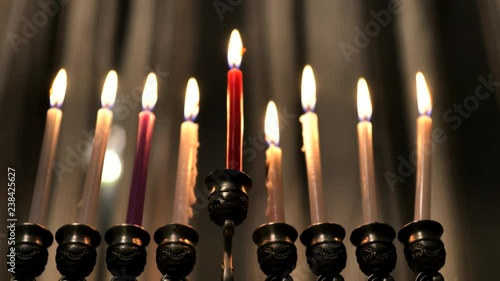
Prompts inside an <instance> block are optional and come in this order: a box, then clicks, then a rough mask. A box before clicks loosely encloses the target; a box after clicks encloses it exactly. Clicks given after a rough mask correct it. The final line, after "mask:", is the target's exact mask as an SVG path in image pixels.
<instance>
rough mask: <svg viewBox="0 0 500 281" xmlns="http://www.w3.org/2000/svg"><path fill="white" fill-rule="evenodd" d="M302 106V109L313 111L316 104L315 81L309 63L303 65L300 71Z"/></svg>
mask: <svg viewBox="0 0 500 281" xmlns="http://www.w3.org/2000/svg"><path fill="white" fill-rule="evenodd" d="M301 90H302V95H301V98H302V108H304V111H306V112H307V111H314V107H315V106H316V81H315V80H314V72H313V69H312V67H311V66H310V65H306V66H305V67H304V71H302V89H301Z"/></svg>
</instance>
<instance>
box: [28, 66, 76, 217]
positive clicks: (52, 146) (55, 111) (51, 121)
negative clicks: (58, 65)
mask: <svg viewBox="0 0 500 281" xmlns="http://www.w3.org/2000/svg"><path fill="white" fill-rule="evenodd" d="M66 83H67V75H66V70H64V69H61V70H59V73H57V76H56V78H55V79H54V82H53V83H52V88H51V89H50V105H51V108H50V109H49V110H48V111H47V119H46V120H45V133H44V135H43V143H42V149H41V152H40V160H39V161H38V170H37V173H36V179H35V187H34V189H33V198H32V199H31V209H30V215H29V220H28V221H29V222H32V223H38V224H42V225H44V224H45V223H46V218H47V209H48V204H49V196H50V186H51V183H52V168H53V163H54V158H55V156H56V151H57V141H58V140H59V130H60V128H61V120H62V117H63V112H62V110H61V109H60V107H61V106H62V103H63V101H64V96H65V94H66Z"/></svg>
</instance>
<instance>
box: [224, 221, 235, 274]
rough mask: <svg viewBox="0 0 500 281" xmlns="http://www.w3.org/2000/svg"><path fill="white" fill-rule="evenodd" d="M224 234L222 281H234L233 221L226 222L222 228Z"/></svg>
mask: <svg viewBox="0 0 500 281" xmlns="http://www.w3.org/2000/svg"><path fill="white" fill-rule="evenodd" d="M222 234H223V236H224V259H223V263H222V266H223V269H222V270H223V271H222V281H233V280H234V278H233V253H232V250H233V235H234V223H233V221H232V220H226V221H225V222H224V226H223V227H222Z"/></svg>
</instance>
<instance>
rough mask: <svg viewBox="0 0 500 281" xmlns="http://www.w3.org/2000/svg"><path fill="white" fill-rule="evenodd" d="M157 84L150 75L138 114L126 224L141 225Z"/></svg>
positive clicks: (152, 74) (154, 117)
mask: <svg viewBox="0 0 500 281" xmlns="http://www.w3.org/2000/svg"><path fill="white" fill-rule="evenodd" d="M157 88H158V84H157V82H156V75H155V74H154V73H150V74H149V75H148V78H147V79H146V85H145V87H144V92H143V94H142V107H143V111H142V112H141V113H140V114H139V129H138V132H137V147H136V152H135V162H134V171H133V173H132V186H131V187H130V197H129V200H128V209H127V221H126V222H127V223H128V224H136V225H142V213H143V210H144V197H145V195H146V180H147V177H148V162H149V150H150V148H151V138H152V136H153V127H154V123H155V119H156V116H155V115H154V113H153V112H152V110H153V107H154V105H155V104H156V99H157V97H158V95H157Z"/></svg>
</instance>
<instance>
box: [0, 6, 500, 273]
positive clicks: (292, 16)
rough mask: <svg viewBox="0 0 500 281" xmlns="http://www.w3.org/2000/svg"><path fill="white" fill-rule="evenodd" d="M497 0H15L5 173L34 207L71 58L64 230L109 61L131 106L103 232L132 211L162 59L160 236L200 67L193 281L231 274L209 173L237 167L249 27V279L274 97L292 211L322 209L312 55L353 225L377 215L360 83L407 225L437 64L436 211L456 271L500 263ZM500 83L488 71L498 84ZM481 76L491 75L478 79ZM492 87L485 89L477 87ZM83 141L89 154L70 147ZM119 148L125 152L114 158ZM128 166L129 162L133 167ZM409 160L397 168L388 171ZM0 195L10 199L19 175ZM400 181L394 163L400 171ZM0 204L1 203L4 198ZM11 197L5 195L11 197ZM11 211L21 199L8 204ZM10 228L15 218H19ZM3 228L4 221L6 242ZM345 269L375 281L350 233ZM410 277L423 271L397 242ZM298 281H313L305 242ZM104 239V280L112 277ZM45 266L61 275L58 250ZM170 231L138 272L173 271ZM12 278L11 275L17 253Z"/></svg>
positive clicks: (324, 122)
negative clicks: (54, 86)
mask: <svg viewBox="0 0 500 281" xmlns="http://www.w3.org/2000/svg"><path fill="white" fill-rule="evenodd" d="M499 21H500V1H468V0H457V1H430V0H427V1H405V0H403V1H398V0H391V1H333V0H331V1H326V0H316V1H301V0H287V1H265V0H253V1H245V0H210V1H173V0H168V1H167V0H165V1H160V0H143V1H130V0H121V1H118V0H108V1H97V0H86V1H82V0H58V1H56V0H39V1H26V0H15V1H14V0H1V1H0V42H1V45H0V124H1V134H0V141H1V143H0V144H1V152H2V154H1V158H0V163H1V166H2V169H3V170H4V171H5V170H6V169H7V167H12V168H15V169H16V172H17V173H16V176H17V177H16V186H17V190H16V191H17V193H16V200H17V201H16V202H17V210H16V211H17V217H18V220H19V222H21V221H26V220H27V219H28V213H29V206H30V201H31V194H32V189H33V183H34V178H35V175H36V167H37V164H38V159H39V154H40V147H41V140H42V136H43V130H44V124H45V116H46V111H47V109H48V108H49V95H48V91H49V88H50V85H51V83H52V80H53V78H54V77H55V74H56V73H57V71H58V70H59V69H60V68H61V67H64V68H66V70H67V72H68V79H69V84H68V88H67V93H66V99H65V101H64V105H63V107H62V108H63V111H64V118H63V122H62V128H61V135H60V140H59V145H58V154H57V160H56V161H57V162H58V163H62V164H66V165H68V166H70V167H71V168H70V170H69V171H65V172H64V173H58V175H54V179H53V187H52V195H51V201H50V202H51V203H50V211H49V221H48V223H47V227H48V228H49V229H50V230H51V231H52V233H55V232H56V231H57V229H58V228H59V227H61V226H62V225H63V224H66V223H71V222H74V221H75V220H76V216H77V213H78V207H77V206H78V202H79V201H80V198H81V193H82V188H83V181H84V178H85V174H86V162H87V160H88V153H89V152H88V151H87V152H85V151H78V149H80V148H78V147H79V144H80V143H81V142H82V141H85V140H88V138H87V137H86V134H87V132H90V131H92V130H93V128H94V126H95V119H96V112H97V110H98V108H100V95H101V89H102V85H103V82H104V78H105V76H106V73H107V72H108V71H109V70H110V69H116V71H117V72H118V76H119V88H118V96H117V104H119V105H121V106H122V108H126V109H127V110H124V111H121V112H115V118H114V121H113V132H112V136H111V138H110V141H109V143H108V150H109V151H110V152H111V153H112V154H108V156H107V158H106V161H107V162H108V164H109V163H111V164H110V165H109V166H107V168H105V171H104V178H105V179H104V180H103V185H102V188H101V196H100V200H101V201H100V216H99V223H98V225H96V227H97V229H98V230H99V231H100V232H101V233H104V232H105V231H106V229H108V228H109V227H111V226H113V225H114V224H118V223H123V222H124V221H125V214H126V206H127V200H128V191H129V188H130V180H131V171H132V164H133V159H134V153H135V140H136V134H137V115H138V113H139V112H140V110H141V106H140V104H139V102H138V101H139V100H137V99H136V98H135V97H137V95H139V96H140V93H142V87H143V85H144V81H145V78H146V75H147V73H148V72H151V71H154V72H156V74H157V76H158V79H159V97H158V103H157V105H156V108H155V113H156V116H157V120H156V125H155V131H154V138H153V144H152V152H151V159H150V170H149V177H148V190H147V195H146V197H147V199H146V210H145V215H144V227H145V228H146V229H147V230H148V231H149V232H150V233H151V234H152V233H153V232H154V231H155V230H156V229H157V228H158V227H160V226H162V225H165V224H167V223H169V222H170V220H171V216H172V210H173V207H172V202H173V192H174V183H175V175H176V163H177V155H178V141H179V129H180V124H181V122H182V120H183V106H184V94H185V87H186V82H187V80H188V79H189V78H190V77H196V78H197V79H198V83H199V85H200V92H201V101H200V114H199V117H198V119H197V121H198V123H199V124H200V147H199V152H198V172H199V173H198V180H197V185H196V189H197V191H196V194H197V198H198V201H197V203H196V205H195V207H194V208H195V216H194V218H193V219H192V220H191V224H192V225H193V227H195V228H196V229H197V231H198V232H199V234H200V243H199V245H198V247H197V251H198V257H197V264H196V267H195V270H194V272H193V273H192V274H191V276H190V278H189V279H190V280H193V281H196V280H206V279H211V280H216V279H219V278H220V277H219V276H220V273H221V272H220V261H221V258H222V241H221V230H220V228H219V227H217V226H216V225H215V224H214V223H212V222H211V221H210V220H209V218H208V214H207V211H206V208H205V207H206V203H207V198H206V197H207V193H206V192H205V191H204V186H203V180H204V178H205V176H206V175H208V174H209V172H210V171H212V170H215V169H217V168H221V167H224V164H225V159H224V158H225V140H226V119H225V118H226V102H225V99H226V72H227V70H228V66H227V60H226V54H227V53H226V52H227V44H228V40H229V35H230V32H231V30H232V29H234V28H237V29H239V30H240V32H241V35H242V39H243V43H244V46H245V47H246V48H247V52H246V54H245V56H244V58H243V63H242V66H241V69H242V71H243V72H244V90H245V136H244V140H245V145H244V147H245V156H246V158H245V161H244V170H245V172H247V173H248V174H250V175H251V176H252V178H253V181H254V188H253V189H252V190H251V192H250V199H251V204H250V211H249V215H248V219H247V220H246V221H245V222H244V223H243V224H242V225H241V226H239V227H238V228H237V230H236V236H235V241H236V242H235V249H234V262H235V264H234V266H235V270H236V271H235V279H236V280H264V275H263V274H262V273H261V271H260V269H259V266H258V264H257V257H256V246H255V245H254V244H253V242H252V240H251V235H252V232H253V230H254V229H255V228H256V227H258V226H259V225H260V224H262V223H265V222H266V221H265V216H264V213H265V208H266V196H267V195H266V188H265V149H266V145H265V143H264V142H263V140H262V136H263V135H262V132H263V124H264V114H265V109H266V105H267V102H268V101H269V100H270V99H273V100H275V101H276V104H277V107H278V111H279V112H280V113H281V114H282V119H283V120H282V122H283V124H282V125H283V130H282V131H281V140H282V141H281V147H282V149H283V155H284V156H283V158H284V183H285V198H286V219H287V222H288V223H290V224H292V225H293V226H294V227H295V228H296V229H297V230H298V231H299V233H300V232H302V231H303V230H304V229H305V228H306V227H307V226H308V225H309V223H310V221H309V220H310V219H309V206H308V199H307V198H308V197H307V196H308V195H307V181H306V169H305V161H304V155H303V153H302V152H301V146H302V139H301V126H300V123H299V121H298V118H299V116H300V115H301V114H302V108H301V104H300V77H301V72H302V68H303V66H304V65H305V64H306V63H308V64H311V65H312V67H313V68H314V70H315V74H316V83H317V100H318V104H317V107H316V112H317V113H318V116H319V129H320V138H321V154H322V164H323V176H324V184H325V198H324V199H325V200H326V203H327V206H328V219H329V220H330V221H332V222H335V223H338V224H341V225H343V226H344V228H345V229H346V231H347V233H348V235H349V234H350V233H351V231H352V230H354V229H355V228H356V227H357V226H358V225H360V224H361V223H362V217H361V216H362V215H361V200H360V186H359V172H358V156H357V138H356V123H357V112H356V99H355V98H356V83H357V80H358V78H359V77H360V76H364V77H365V78H366V79H367V81H368V84H369V87H370V90H371V95H372V102H373V106H374V112H373V118H372V122H373V126H374V128H373V131H374V152H375V162H376V163H375V164H376V177H377V184H378V186H377V188H378V189H377V193H378V194H377V195H378V199H379V203H380V206H379V209H380V214H381V218H380V220H381V221H384V222H386V223H389V224H391V225H392V226H393V227H394V228H395V229H396V230H398V229H400V228H401V227H402V226H403V225H404V224H406V223H407V222H409V221H411V220H412V219H413V202H414V185H415V174H414V173H410V174H409V175H404V176H403V175H401V173H400V172H398V166H399V165H400V164H401V163H402V160H401V159H410V158H409V155H410V154H411V153H412V151H414V150H415V122H416V117H417V115H418V113H417V103H416V86H415V73H416V72H417V71H422V72H423V73H424V74H425V75H426V79H427V83H428V85H429V88H430V91H431V94H432V96H433V112H432V116H433V120H434V127H435V128H442V129H443V130H444V132H445V134H446V141H445V142H444V143H441V144H435V146H434V150H433V156H432V157H433V171H432V172H433V178H432V218H433V219H435V220H437V221H439V222H441V223H442V224H443V226H444V229H445V234H444V237H443V240H444V242H445V245H446V250H447V253H448V256H447V263H446V266H445V267H444V268H443V269H442V273H443V275H444V276H445V278H446V280H450V281H462V280H484V279H489V280H492V278H493V277H494V276H495V275H494V273H495V272H496V270H495V267H496V266H497V262H496V261H497V256H496V253H497V252H498V251H500V246H499V244H498V243H492V242H493V241H495V239H496V238H497V235H496V233H498V232H499V231H500V223H499V222H498V219H495V216H496V215H498V214H500V205H499V204H498V202H499V200H500V189H499V188H500V186H499V180H498V178H497V176H498V169H499V168H500V165H499V164H498V163H499V161H498V159H499V156H500V150H499V148H498V146H499V143H500V142H499V136H500V124H499V122H500V115H499V111H500V97H499V94H498V90H499V86H500V63H499V54H500V29H499V28H500V22H499ZM488 81H489V82H488ZM495 81H499V82H495ZM480 85H482V86H480ZM478 87H479V92H480V94H479V95H481V96H482V97H485V98H484V99H478V94H477V92H476V91H478ZM74 151H77V153H78V154H77V155H78V156H79V157H77V158H76V160H75V159H73V158H71V155H72V153H73V152H74ZM109 155H112V156H109ZM118 168H120V169H118ZM391 173H392V174H394V175H398V177H396V178H397V180H388V175H389V174H391ZM0 178H1V179H0V181H1V182H2V186H4V187H5V189H4V191H2V192H1V193H0V198H2V199H1V202H2V204H1V206H6V204H5V205H4V203H5V202H7V199H6V196H7V188H6V181H7V177H6V175H5V176H1V177H0ZM389 178H390V179H394V177H389ZM2 208H3V207H2ZM4 210H6V207H5V209H4ZM0 214H1V216H0V219H1V220H2V221H4V222H5V221H6V211H3V210H2V211H1V212H0ZM0 232H6V230H5V228H3V230H1V231H0ZM5 238H6V234H5V233H0V240H1V245H2V246H1V256H3V257H5V255H6V252H5V251H6V246H7V242H6V239H5ZM345 244H346V246H347V250H348V263H347V267H346V269H345V270H344V271H343V275H344V277H345V278H346V280H363V278H364V276H363V274H362V273H361V272H360V270H359V268H358V265H357V263H356V258H355V248H354V247H353V246H352V245H351V244H350V242H349V241H348V239H346V240H345ZM395 244H396V246H397V249H398V265H397V268H396V270H395V271H394V277H395V278H396V279H397V280H412V278H414V277H413V274H412V273H411V272H410V270H409V269H408V266H407V265H406V262H405V261H404V256H403V249H402V246H401V245H400V244H399V243H398V242H396V243H395ZM297 247H298V250H299V261H298V264H297V268H296V270H295V271H294V273H293V274H292V276H293V277H294V278H295V280H298V281H302V280H315V279H314V276H313V275H312V274H311V273H310V271H309V268H308V266H307V263H306V259H305V249H304V247H303V246H302V245H301V244H300V242H297ZM105 248H106V247H105V244H103V245H101V246H100V248H99V256H98V262H97V265H96V267H95V269H94V272H93V273H92V275H91V276H90V277H89V278H88V280H89V281H93V280H110V279H111V277H110V276H111V275H110V274H109V273H108V272H107V270H106V267H105V258H104V257H105V255H104V254H105ZM55 249H56V245H53V246H52V247H51V248H50V257H49V259H50V261H49V264H48V265H47V268H46V270H45V273H44V274H43V276H42V277H41V278H39V280H42V281H48V280H57V279H58V278H59V273H58V272H57V270H56V266H55V261H54V256H55ZM155 249H156V245H155V243H151V245H150V246H149V247H148V253H149V256H148V265H147V268H146V270H145V272H144V273H143V275H141V277H140V280H160V273H159V272H158V270H157V269H156V264H155V259H154V258H155ZM0 276H1V277H0V279H1V280H8V278H10V275H8V274H7V271H6V268H5V265H4V266H2V267H0Z"/></svg>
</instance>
